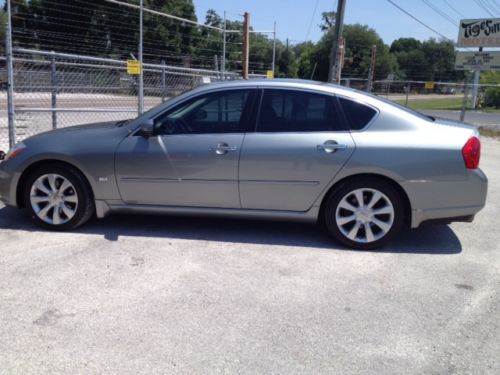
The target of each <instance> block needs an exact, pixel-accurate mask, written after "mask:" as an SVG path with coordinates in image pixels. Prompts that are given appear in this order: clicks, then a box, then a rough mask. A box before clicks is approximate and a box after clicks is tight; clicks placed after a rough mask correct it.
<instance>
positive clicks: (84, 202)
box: [23, 163, 95, 231]
mask: <svg viewBox="0 0 500 375" xmlns="http://www.w3.org/2000/svg"><path fill="white" fill-rule="evenodd" d="M49 174H55V175H59V176H61V177H63V178H65V179H66V180H68V181H69V182H70V183H71V184H72V187H74V192H73V195H74V194H76V196H77V198H78V200H77V204H75V210H74V211H75V212H74V216H72V217H71V219H69V220H67V221H66V222H64V223H61V224H57V225H56V224H53V223H48V222H46V221H44V220H42V219H41V218H40V217H39V216H38V215H37V213H36V211H35V209H34V208H33V205H32V203H31V197H30V196H31V190H32V187H33V184H34V183H35V182H36V181H37V180H38V179H39V178H41V177H42V176H44V175H49ZM23 197H24V205H25V207H26V208H27V209H28V210H29V211H30V215H31V217H32V219H33V221H34V222H35V224H37V225H38V226H41V227H43V228H46V229H50V230H57V231H65V230H71V229H75V228H77V227H79V226H80V225H82V224H84V223H85V222H86V221H88V220H89V219H90V218H91V217H92V216H93V215H94V213H95V204H94V200H93V194H92V189H91V188H90V185H89V183H88V181H87V180H86V179H85V177H84V176H83V175H82V174H81V173H80V172H79V171H78V170H77V169H75V168H73V167H71V166H68V165H65V164H58V163H53V164H46V165H43V166H41V167H40V168H37V169H36V170H35V171H33V172H32V173H31V174H30V175H29V176H28V178H27V179H26V184H25V186H24V195H23Z"/></svg>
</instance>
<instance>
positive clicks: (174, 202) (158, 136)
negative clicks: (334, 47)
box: [0, 80, 487, 249]
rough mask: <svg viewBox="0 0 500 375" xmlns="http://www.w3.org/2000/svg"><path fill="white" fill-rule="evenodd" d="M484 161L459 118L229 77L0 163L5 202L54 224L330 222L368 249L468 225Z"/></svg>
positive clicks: (30, 146)
mask: <svg viewBox="0 0 500 375" xmlns="http://www.w3.org/2000/svg"><path fill="white" fill-rule="evenodd" d="M0 158H2V157H0ZM479 158H480V141H479V139H478V133H477V131H476V130H475V129H474V128H473V127H471V126H468V125H465V124H463V123H458V122H453V121H449V120H442V119H435V118H432V117H428V116H424V115H422V114H419V113H417V112H413V111H410V110H408V109H406V108H404V107H400V106H398V105H396V104H394V103H391V102H388V101H385V100H383V99H380V98H378V97H376V96H372V95H369V94H366V93H362V92H359V91H355V90H350V89H347V88H344V87H340V86H335V85H329V84H321V83H316V82H310V81H291V80H262V81H260V80H250V81H233V82H225V83H218V84H212V85H207V86H203V87H200V88H197V89H195V90H193V91H190V92H188V93H185V94H183V95H180V96H178V97H176V98H173V99H171V100H170V101H168V102H166V103H164V104H162V105H160V106H158V107H155V108H153V109H152V110H150V111H149V112H146V113H145V114H144V115H142V116H140V117H138V118H136V119H134V120H129V121H121V122H118V123H117V122H114V123H100V124H90V125H82V126H76V127H71V128H64V129H59V130H55V131H51V132H47V133H43V134H38V135H36V136H33V137H30V138H27V139H25V140H24V141H23V142H22V143H18V144H17V145H16V146H15V147H14V148H13V149H12V150H10V151H9V152H8V153H7V154H6V155H5V156H4V157H3V159H4V160H3V162H1V163H0V199H1V200H2V201H3V202H4V203H5V204H6V205H9V206H15V207H19V208H26V209H27V210H28V211H29V212H30V214H31V215H30V216H31V217H32V218H33V220H34V221H35V222H36V223H37V224H39V225H41V226H44V227H46V228H49V229H57V230H68V229H73V228H76V227H78V226H79V225H81V224H83V223H84V222H86V221H87V220H88V219H90V218H91V217H92V216H94V215H96V216H97V217H98V218H103V217H105V216H106V215H107V214H109V213H136V212H141V213H168V214H183V215H205V216H210V215H218V216H222V215H226V216H233V217H239V218H258V219H278V220H298V221H306V222H323V223H324V224H325V226H326V228H327V229H328V231H329V232H330V233H331V234H332V236H333V237H334V238H335V239H337V240H338V241H339V242H341V243H342V244H344V245H346V246H348V247H352V248H358V249H373V248H377V247H380V246H382V245H384V244H385V243H387V241H389V240H390V239H391V238H393V237H394V236H395V235H396V234H397V233H398V232H399V231H400V229H401V228H402V227H403V226H404V225H407V226H410V227H411V228H416V227H418V226H419V225H420V224H421V223H423V222H425V221H439V222H452V221H468V222H470V221H472V219H473V217H474V215H475V214H476V213H477V212H478V211H479V210H481V208H482V207H483V206H484V204H485V200H486V192H487V178H486V176H485V175H484V174H483V172H482V171H481V170H480V169H479V168H478V166H479Z"/></svg>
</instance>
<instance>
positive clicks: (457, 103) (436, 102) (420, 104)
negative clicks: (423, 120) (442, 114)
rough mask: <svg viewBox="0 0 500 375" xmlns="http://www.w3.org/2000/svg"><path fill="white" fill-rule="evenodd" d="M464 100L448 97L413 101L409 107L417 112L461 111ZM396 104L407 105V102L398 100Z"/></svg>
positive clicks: (409, 103)
mask: <svg viewBox="0 0 500 375" xmlns="http://www.w3.org/2000/svg"><path fill="white" fill-rule="evenodd" d="M462 102H463V98H461V97H458V98H455V97H451V98H450V97H447V98H437V99H413V100H409V101H408V107H410V108H413V109H416V110H419V111H421V110H445V111H459V110H461V109H462ZM396 103H398V104H402V105H405V103H406V101H405V100H397V101H396Z"/></svg>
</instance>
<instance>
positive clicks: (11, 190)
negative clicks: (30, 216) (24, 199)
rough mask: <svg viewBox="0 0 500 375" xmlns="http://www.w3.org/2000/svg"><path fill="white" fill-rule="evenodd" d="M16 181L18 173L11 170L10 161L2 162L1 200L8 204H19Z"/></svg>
mask: <svg viewBox="0 0 500 375" xmlns="http://www.w3.org/2000/svg"><path fill="white" fill-rule="evenodd" d="M16 181H17V178H16V173H14V172H13V171H12V170H10V168H9V163H8V162H6V161H2V162H0V201H2V202H3V203H4V204H5V205H6V206H17V202H16V186H17V183H16Z"/></svg>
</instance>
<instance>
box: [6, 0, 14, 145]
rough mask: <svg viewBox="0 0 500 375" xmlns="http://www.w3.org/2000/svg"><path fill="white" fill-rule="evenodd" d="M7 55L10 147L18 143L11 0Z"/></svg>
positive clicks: (8, 10) (8, 9)
mask: <svg viewBox="0 0 500 375" xmlns="http://www.w3.org/2000/svg"><path fill="white" fill-rule="evenodd" d="M5 31H6V32H5V52H6V53H5V55H6V59H7V107H8V108H7V117H8V121H9V147H10V148H12V147H14V144H15V143H16V123H15V118H16V117H15V111H14V66H13V63H12V59H13V57H12V15H11V7H10V0H7V25H6V30H5Z"/></svg>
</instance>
